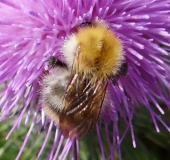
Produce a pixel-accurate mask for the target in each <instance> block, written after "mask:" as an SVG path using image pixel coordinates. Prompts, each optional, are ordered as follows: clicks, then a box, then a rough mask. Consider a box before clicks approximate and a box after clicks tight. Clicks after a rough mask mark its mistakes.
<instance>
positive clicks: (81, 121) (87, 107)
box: [59, 70, 107, 139]
mask: <svg viewBox="0 0 170 160" xmlns="http://www.w3.org/2000/svg"><path fill="white" fill-rule="evenodd" d="M106 87H107V81H106V80H96V82H92V81H91V80H89V79H87V78H85V77H84V76H83V75H81V74H79V73H77V72H76V71H75V70H73V71H72V74H71V79H70V82H69V85H68V87H67V89H66V93H65V97H64V100H63V106H64V107H63V109H62V112H61V115H60V120H59V121H60V130H61V132H62V134H63V135H64V137H66V138H76V139H78V138H81V137H83V136H84V135H85V134H86V133H88V132H89V131H90V130H91V129H92V128H93V127H94V126H95V124H96V122H97V120H98V116H99V113H100V110H101V107H102V103H103V100H104V97H105V92H106Z"/></svg>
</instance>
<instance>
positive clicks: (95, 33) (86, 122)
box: [42, 21, 124, 138]
mask: <svg viewBox="0 0 170 160" xmlns="http://www.w3.org/2000/svg"><path fill="white" fill-rule="evenodd" d="M61 51H62V54H63V56H64V58H65V61H66V62H65V63H66V64H65V65H66V66H67V68H64V67H63V68H62V69H61V66H56V68H54V69H52V72H50V73H49V75H47V76H46V77H44V79H43V86H44V87H43V89H42V99H43V100H42V107H43V109H44V111H45V113H46V115H47V116H48V117H49V118H50V119H52V120H53V121H55V122H56V123H59V125H60V129H61V132H62V134H63V135H64V136H65V137H69V138H81V137H83V136H84V135H85V134H86V133H88V132H89V131H90V130H91V129H92V128H93V127H94V125H95V124H96V122H97V120H98V116H99V114H100V112H101V109H102V106H103V102H104V101H107V102H108V98H106V97H105V95H106V90H107V84H108V82H109V80H111V79H112V78H113V79H115V77H118V76H119V74H122V73H121V72H120V69H121V68H122V63H123V61H124V55H123V49H122V44H121V42H120V40H119V39H118V38H117V37H116V36H115V34H114V33H113V32H112V31H111V30H110V29H109V27H108V26H107V25H106V24H105V23H103V22H100V21H95V22H94V23H92V25H86V26H85V27H83V28H80V29H79V30H78V32H77V33H74V34H72V35H70V36H69V37H68V39H67V40H65V42H64V44H63V47H62V49H61ZM56 64H57V63H56ZM58 64H62V63H58ZM58 68H60V69H58Z"/></svg>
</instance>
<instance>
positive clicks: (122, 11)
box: [0, 0, 170, 160]
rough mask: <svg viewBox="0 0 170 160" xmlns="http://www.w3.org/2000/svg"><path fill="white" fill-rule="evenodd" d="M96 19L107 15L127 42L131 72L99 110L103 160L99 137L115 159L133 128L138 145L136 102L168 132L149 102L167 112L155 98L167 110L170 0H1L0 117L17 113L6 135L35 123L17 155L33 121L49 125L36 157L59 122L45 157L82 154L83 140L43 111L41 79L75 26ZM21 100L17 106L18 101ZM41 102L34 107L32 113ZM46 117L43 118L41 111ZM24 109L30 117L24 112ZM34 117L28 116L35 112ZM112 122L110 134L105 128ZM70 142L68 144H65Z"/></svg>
mask: <svg viewBox="0 0 170 160" xmlns="http://www.w3.org/2000/svg"><path fill="white" fill-rule="evenodd" d="M95 18H98V19H101V20H104V21H106V22H107V23H108V25H109V26H110V28H111V29H112V30H113V31H114V32H115V33H116V35H118V37H119V38H120V40H121V41H122V43H123V45H124V52H125V57H126V61H127V63H128V66H129V69H128V75H127V76H126V77H121V78H120V79H119V80H118V84H117V85H113V84H112V83H110V84H109V87H108V89H109V91H110V104H109V107H108V109H107V110H106V111H105V112H104V113H103V115H102V117H103V118H102V120H103V121H102V122H101V123H104V124H105V125H106V135H101V134H100V127H99V125H98V124H97V125H96V130H97V136H98V138H99V142H100V147H101V152H102V158H103V159H106V155H105V152H104V147H103V145H102V140H101V136H105V137H106V138H107V139H108V142H109V148H110V154H111V155H110V157H111V159H114V152H115V151H116V150H118V152H119V156H120V158H121V155H120V150H119V145H120V143H121V142H122V139H123V138H124V136H125V133H126V132H127V130H128V129H130V131H131V135H132V142H133V146H134V147H136V144H135V137H134V130H133V125H132V119H133V116H134V114H136V113H135V106H137V107H138V106H141V105H144V106H145V107H146V108H147V109H148V110H149V112H150V115H151V117H152V119H153V123H154V125H155V128H156V131H157V132H159V128H158V125H157V121H159V122H161V123H162V125H164V126H165V128H167V130H168V131H170V128H169V127H168V126H167V125H166V123H165V122H164V121H163V120H162V119H161V118H160V116H159V115H158V114H157V113H156V111H155V110H154V109H152V107H151V105H150V104H151V103H152V104H154V106H155V107H156V108H157V109H158V110H159V112H160V113H161V114H164V111H163V109H162V108H161V106H159V104H158V103H157V100H160V101H162V102H164V103H165V104H166V105H167V107H168V108H169V109H170V98H169V91H170V67H169V65H168V63H169V59H168V57H169V55H170V1H169V0H86V1H83V0H41V1H40V0H37V1H31V0H18V1H17V2H16V1H15V0H10V1H9V0H1V1H0V83H1V84H4V83H6V82H7V84H8V85H7V86H6V87H5V89H4V90H3V91H2V93H1V97H2V98H1V100H0V109H1V112H2V114H1V117H0V120H1V121H2V120H4V119H6V118H7V117H9V116H11V115H14V114H17V120H16V122H15V124H14V126H13V128H12V129H11V131H10V132H9V134H8V136H7V139H8V138H9V136H10V135H11V133H12V132H13V131H14V130H15V128H16V127H19V126H20V123H21V121H24V120H25V124H27V123H28V121H32V125H31V126H30V129H29V131H28V133H27V135H26V138H25V140H24V143H23V145H22V147H21V150H20V152H19V154H18V156H17V158H16V159H19V157H20V155H21V153H22V152H23V149H24V147H25V145H26V143H27V141H28V139H29V137H30V136H31V132H32V130H33V129H34V126H35V125H37V124H38V125H39V128H40V129H39V132H40V130H41V128H45V129H46V130H47V135H46V138H45V140H44V142H43V144H42V148H41V150H40V152H39V154H38V156H37V159H38V158H39V157H40V156H41V153H42V152H43V150H44V147H45V145H46V143H47V140H48V138H49V137H50V133H51V131H52V129H53V128H55V127H56V136H55V137H54V140H53V141H54V142H53V145H52V147H51V152H50V153H49V156H48V159H49V160H51V159H56V158H57V157H59V159H61V160H64V159H65V158H66V156H67V154H68V153H69V151H70V150H71V148H72V151H73V152H76V153H77V157H78V158H79V141H78V140H77V141H75V142H74V140H70V139H68V140H64V138H63V136H62V135H61V134H60V132H59V130H58V126H55V125H54V124H53V122H50V121H49V120H48V119H46V118H45V116H44V114H43V112H41V104H40V103H38V105H37V100H38V101H39V90H40V82H41V76H42V74H43V72H44V71H45V70H46V69H47V64H48V63H47V60H48V58H49V57H50V56H52V55H56V56H60V55H61V53H60V49H61V46H62V43H63V40H64V39H65V38H66V37H68V36H69V35H70V34H71V33H72V32H73V28H75V27H76V26H77V25H78V24H80V23H82V22H90V21H92V20H94V19H95ZM19 101H20V103H19ZM35 105H36V110H35ZM41 113H42V115H41V116H40V114H41ZM25 114H26V118H25V117H23V116H24V115H25ZM33 114H34V116H33V118H32V116H31V115H33ZM120 118H123V119H124V121H125V123H127V128H126V129H125V131H124V134H123V135H122V136H120V135H119V129H118V121H119V119H120ZM109 125H113V133H112V134H113V135H112V137H113V139H110V136H109V132H108V126H109ZM64 141H65V147H64V149H62V148H61V145H62V143H63V142H64Z"/></svg>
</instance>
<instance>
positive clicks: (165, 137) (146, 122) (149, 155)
mask: <svg viewBox="0 0 170 160" xmlns="http://www.w3.org/2000/svg"><path fill="white" fill-rule="evenodd" d="M161 106H162V108H163V109H164V110H165V115H163V116H162V117H161V118H162V119H163V120H164V121H165V122H166V123H167V124H169V126H170V112H169V111H168V110H167V108H166V107H164V106H163V105H161ZM137 113H138V115H137V116H135V117H134V119H133V125H134V132H135V139H136V144H137V148H133V146H132V139H131V134H130V131H128V133H127V134H126V136H125V138H124V140H123V143H122V145H121V151H122V160H170V133H169V132H168V131H167V130H166V129H165V128H164V127H163V126H162V124H160V123H158V125H159V127H160V132H159V133H157V132H156V130H155V128H154V125H153V122H152V119H151V117H150V114H149V113H148V111H147V109H145V107H141V108H138V109H137ZM14 120H15V118H14V119H8V120H6V121H3V122H1V123H0V160H14V159H15V158H16V155H17V153H18V151H19V149H20V147H21V145H22V142H23V141H24V138H25V135H26V133H27V131H28V129H29V126H25V125H24V124H22V125H21V127H20V128H18V129H16V130H15V131H14V132H13V134H12V135H11V136H10V138H9V139H8V140H5V137H6V135H7V134H8V132H9V130H10V129H11V127H12V124H11V122H14ZM119 129H120V133H122V132H123V131H124V129H125V124H124V122H123V120H121V119H120V122H119ZM104 132H105V129H104V127H102V129H101V134H102V135H105V134H104ZM45 134H46V133H45V131H43V132H42V133H41V134H40V135H38V134H37V128H36V127H35V129H34V130H33V132H32V134H31V137H30V139H29V141H28V143H27V145H26V147H25V150H24V152H23V154H22V156H21V158H20V159H21V160H35V159H36V156H37V154H38V152H39V150H40V147H41V145H42V142H43V141H44V137H45ZM54 136H55V134H54V133H52V134H51V136H50V137H51V138H50V139H49V140H48V142H47V146H46V147H45V150H44V152H43V154H42V156H41V158H40V160H45V159H46V158H47V156H48V153H49V151H50V148H51V145H52V140H53V137H54ZM102 140H103V145H104V146H105V147H104V149H105V153H106V157H107V159H109V158H108V157H109V148H108V145H107V140H106V138H105V136H102ZM80 147H81V149H80V157H81V158H80V160H102V157H101V152H100V146H99V142H98V138H97V136H96V134H95V131H93V133H91V134H89V135H87V136H86V137H85V138H83V139H82V140H81V142H80ZM115 157H116V158H115V159H116V160H117V159H118V158H117V154H116V155H115ZM68 159H71V157H69V156H68Z"/></svg>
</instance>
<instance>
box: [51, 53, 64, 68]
mask: <svg viewBox="0 0 170 160" xmlns="http://www.w3.org/2000/svg"><path fill="white" fill-rule="evenodd" d="M48 64H49V67H52V68H53V67H57V66H58V67H63V68H67V65H66V64H65V63H64V62H62V61H60V60H58V59H57V58H56V57H54V56H51V57H49V59H48Z"/></svg>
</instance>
